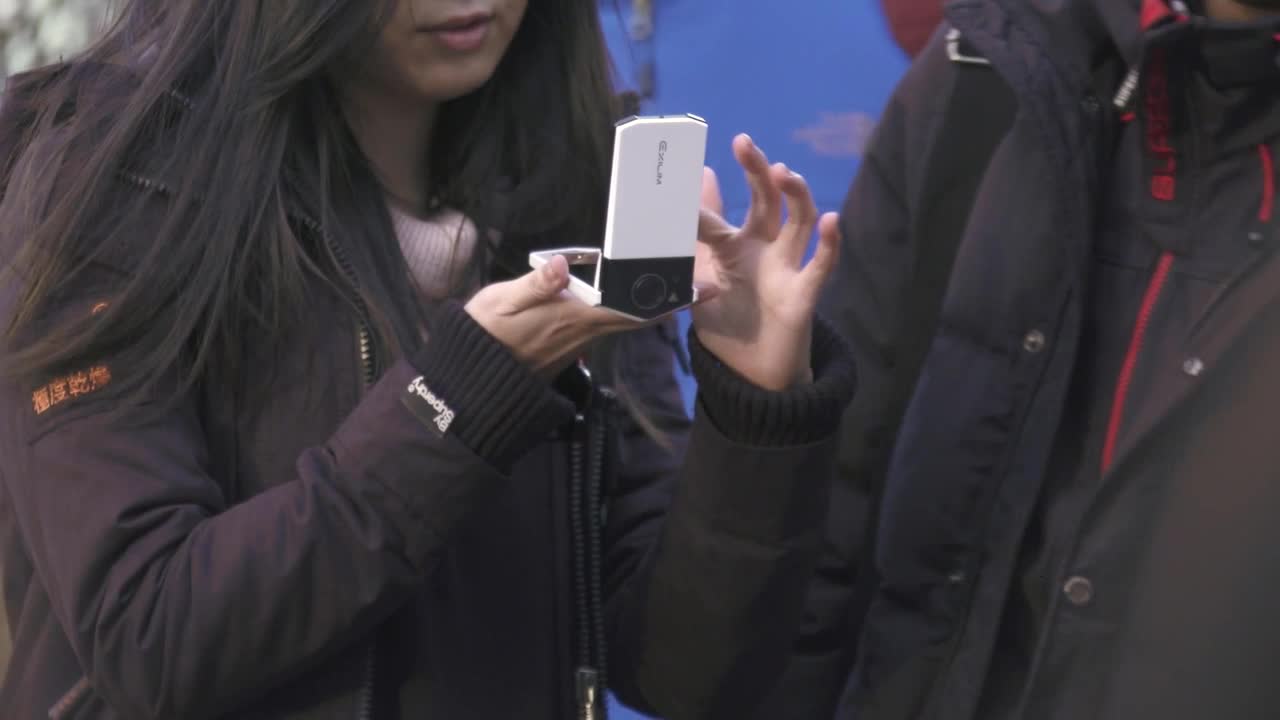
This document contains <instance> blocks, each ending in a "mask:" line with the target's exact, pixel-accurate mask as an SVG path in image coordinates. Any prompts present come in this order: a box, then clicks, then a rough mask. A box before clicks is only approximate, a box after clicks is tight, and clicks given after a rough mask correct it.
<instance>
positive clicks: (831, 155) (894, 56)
mask: <svg viewBox="0 0 1280 720" xmlns="http://www.w3.org/2000/svg"><path fill="white" fill-rule="evenodd" d="M646 5H649V6H651V7H652V28H653V30H652V34H651V35H650V36H649V37H648V38H644V37H643V36H642V37H641V38H640V39H638V40H633V39H632V38H631V37H630V31H629V25H630V23H631V21H632V20H633V19H634V17H633V8H634V7H637V6H638V7H641V8H643V7H644V6H646ZM600 7H601V13H602V16H603V20H604V28H605V32H606V34H607V35H608V38H609V42H610V47H611V49H612V51H613V55H614V59H615V61H616V64H617V68H618V79H619V81H620V84H621V85H622V86H623V87H624V88H632V89H641V88H643V87H645V86H646V85H647V84H650V80H651V86H652V89H653V91H654V94H653V96H652V97H651V98H650V99H649V100H647V101H646V102H645V105H644V108H643V112H644V113H645V114H678V113H693V114H695V115H699V116H701V117H703V118H706V119H707V121H708V123H709V124H710V135H709V141H708V148H707V164H708V165H710V166H711V167H712V168H714V169H715V171H716V173H717V174H718V175H719V177H720V183H721V188H722V191H723V193H724V200H725V209H726V215H727V216H728V218H729V220H730V221H731V222H739V221H740V220H741V218H742V216H743V214H744V213H745V212H746V207H747V204H748V200H749V196H748V192H747V188H746V183H745V182H744V180H743V178H742V173H741V171H740V169H739V168H738V167H737V164H736V163H735V162H734V160H733V156H732V154H731V152H730V142H731V140H732V139H733V136H734V135H736V134H737V133H739V132H746V133H748V134H750V135H751V137H752V138H753V139H754V140H755V141H756V143H757V144H758V145H759V146H760V147H762V148H763V149H764V150H765V152H766V153H767V154H768V155H769V156H770V159H771V160H773V161H775V162H777V161H781V162H785V163H787V165H788V166H789V167H791V168H792V169H793V170H795V171H796V172H798V173H800V174H801V175H804V176H805V178H806V179H807V180H808V181H809V184H810V186H811V187H812V189H813V192H814V196H815V199H816V200H817V203H818V206H819V208H820V209H821V210H824V211H826V210H838V209H839V207H840V204H841V201H842V200H843V199H844V195H845V193H846V192H847V191H848V188H849V183H850V182H851V181H852V179H853V175H854V172H855V171H856V170H857V167H858V159H859V157H860V155H861V152H862V148H863V146H864V145H865V143H866V141H867V139H868V136H869V135H870V133H871V130H872V129H873V128H874V126H875V122H876V118H877V117H878V115H879V113H880V110H881V108H882V107H883V106H884V103H885V101H886V100H887V99H888V97H889V94H890V92H891V91H892V89H893V86H894V85H895V84H896V83H897V81H898V79H899V78H900V77H901V75H902V73H903V71H904V70H905V69H906V67H907V62H908V61H907V59H906V57H905V56H904V55H903V53H902V51H901V50H900V49H898V47H897V46H896V45H895V44H894V42H893V40H892V38H891V37H890V34H889V32H888V29H887V27H886V24H885V19H884V17H883V15H882V13H881V10H880V4H879V3H878V2H877V1H876V0H798V1H795V2H777V1H776V0H638V2H632V1H631V0H616V2H615V0H603V1H602V2H601V3H600ZM619 11H621V12H619ZM640 19H643V15H642V16H641V18H640ZM687 322H688V318H687V317H684V318H682V325H684V326H686V327H687ZM682 386H683V390H684V392H685V398H686V402H688V403H689V404H690V407H692V400H693V396H694V393H695V387H694V385H693V381H692V379H691V378H687V377H685V378H683V380H682ZM611 712H612V717H613V718H615V720H640V718H641V717H642V716H640V715H638V714H635V713H633V712H631V711H629V710H626V709H624V708H622V707H621V706H620V705H618V704H617V703H614V706H613V708H612V710H611Z"/></svg>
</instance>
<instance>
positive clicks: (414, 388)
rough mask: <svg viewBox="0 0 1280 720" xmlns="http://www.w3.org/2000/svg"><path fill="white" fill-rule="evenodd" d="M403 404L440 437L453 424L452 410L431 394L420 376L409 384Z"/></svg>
mask: <svg viewBox="0 0 1280 720" xmlns="http://www.w3.org/2000/svg"><path fill="white" fill-rule="evenodd" d="M404 404H405V406H406V407H408V408H409V410H411V411H412V412H413V414H414V415H417V416H418V419H419V420H421V421H422V422H423V423H425V424H427V425H429V426H431V427H433V428H435V429H436V430H437V431H439V432H440V434H441V435H443V434H445V433H446V432H448V431H449V426H450V425H452V424H453V417H454V415H453V408H451V407H449V405H448V404H447V403H445V401H444V400H442V399H440V398H439V397H438V396H437V395H436V394H435V393H433V392H431V389H430V388H428V387H427V384H426V383H425V382H423V379H422V376H418V377H416V378H414V380H413V382H411V383H409V390H408V392H407V393H405V396H404Z"/></svg>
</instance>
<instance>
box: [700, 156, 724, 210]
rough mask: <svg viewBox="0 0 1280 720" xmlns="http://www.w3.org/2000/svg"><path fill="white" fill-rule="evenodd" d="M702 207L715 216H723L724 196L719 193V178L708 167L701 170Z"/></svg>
mask: <svg viewBox="0 0 1280 720" xmlns="http://www.w3.org/2000/svg"><path fill="white" fill-rule="evenodd" d="M702 207H703V208H704V209H706V210H710V211H711V212H713V213H715V214H717V215H724V196H723V195H721V193H720V178H718V177H716V171H715V170H712V169H711V168H709V167H704V168H702Z"/></svg>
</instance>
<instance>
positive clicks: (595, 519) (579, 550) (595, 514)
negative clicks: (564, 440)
mask: <svg viewBox="0 0 1280 720" xmlns="http://www.w3.org/2000/svg"><path fill="white" fill-rule="evenodd" d="M590 398H591V399H590V400H589V402H588V407H587V408H586V409H584V410H583V411H582V412H580V413H579V414H578V415H577V416H576V417H575V418H574V432H573V439H572V441H571V443H570V446H569V474H570V482H569V527H570V532H571V534H572V537H571V543H572V547H571V557H572V563H573V572H572V578H573V588H574V616H575V623H574V632H575V635H576V639H577V643H576V649H577V653H576V655H577V657H576V658H575V659H574V665H575V669H574V688H575V693H576V696H577V697H576V703H575V707H576V708H577V713H576V716H577V718H578V720H607V718H608V706H607V704H606V703H605V702H604V697H603V696H604V692H605V689H606V688H607V687H608V675H607V672H606V670H607V656H606V648H605V629H604V593H603V572H602V568H603V564H604V551H603V544H604V543H603V538H602V534H603V528H604V521H605V517H604V512H605V505H604V502H603V501H602V499H603V485H604V450H605V447H604V446H605V442H606V440H607V438H608V414H609V412H610V410H611V408H610V402H611V395H610V394H609V393H608V392H607V391H604V390H601V391H599V392H594V391H593V392H592V393H591V394H590ZM596 401H599V403H598V406H597V407H591V405H593V404H596ZM593 411H594V413H595V417H594V418H592V416H591V413H593ZM591 419H594V420H595V422H591V421H590V420H591Z"/></svg>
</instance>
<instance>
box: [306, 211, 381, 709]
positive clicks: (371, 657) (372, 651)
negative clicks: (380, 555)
mask: <svg viewBox="0 0 1280 720" xmlns="http://www.w3.org/2000/svg"><path fill="white" fill-rule="evenodd" d="M303 223H304V224H306V226H307V227H309V228H311V230H312V231H313V232H316V233H318V234H319V235H320V237H322V238H324V241H325V244H326V245H327V246H328V247H329V252H330V253H332V254H333V259H334V261H335V262H336V263H337V264H338V269H339V270H341V272H342V274H343V275H345V276H346V278H347V281H348V282H349V283H351V290H352V300H353V301H354V303H355V306H356V311H357V315H358V317H357V319H356V322H357V333H356V338H357V339H356V345H357V347H356V351H357V354H358V355H359V357H360V380H361V388H362V389H364V390H368V389H369V387H370V386H371V385H373V383H374V381H375V380H376V379H377V373H378V368H377V355H376V353H375V351H374V347H373V332H372V331H371V330H370V329H369V320H368V318H369V308H368V305H366V304H365V302H364V298H362V297H361V296H360V277H359V275H357V274H356V270H355V266H354V265H352V264H351V258H350V256H348V255H347V251H346V248H344V247H343V246H342V243H340V242H337V241H336V240H334V238H333V237H332V236H331V235H330V234H329V233H328V232H326V231H325V230H324V228H323V227H321V225H320V223H318V222H316V221H315V220H313V219H311V218H304V219H303ZM377 678H378V636H377V633H376V632H375V633H374V636H373V640H372V641H370V643H369V649H368V650H367V651H366V652H365V657H364V677H363V679H362V680H361V683H360V695H359V698H360V699H359V702H358V703H357V705H356V708H357V709H356V719H357V720H373V718H374V711H375V710H376V709H377V708H376V707H375V705H376V703H375V697H374V688H375V687H376V685H377Z"/></svg>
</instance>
